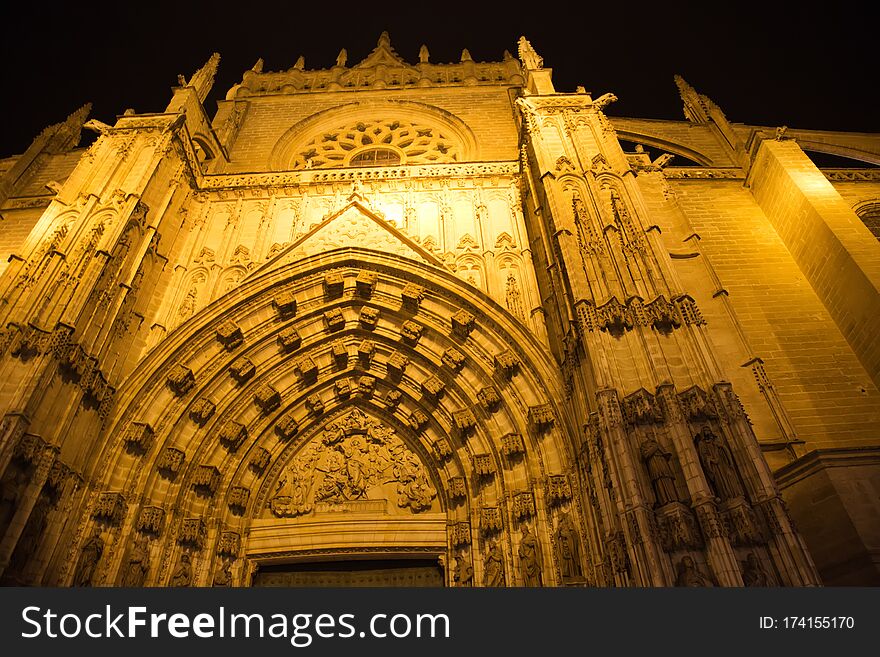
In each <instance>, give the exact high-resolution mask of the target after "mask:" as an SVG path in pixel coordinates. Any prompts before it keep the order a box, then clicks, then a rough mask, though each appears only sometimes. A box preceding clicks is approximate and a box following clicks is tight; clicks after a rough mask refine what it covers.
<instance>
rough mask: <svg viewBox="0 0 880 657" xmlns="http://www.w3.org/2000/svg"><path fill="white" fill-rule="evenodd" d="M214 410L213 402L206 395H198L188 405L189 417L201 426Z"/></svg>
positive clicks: (215, 408)
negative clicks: (197, 397)
mask: <svg viewBox="0 0 880 657" xmlns="http://www.w3.org/2000/svg"><path fill="white" fill-rule="evenodd" d="M216 410H217V407H216V405H215V404H214V402H212V401H211V400H210V399H208V398H207V397H200V398H199V399H197V400H195V401H194V402H193V404H192V406H190V407H189V418H190V419H191V420H192V421H193V422H195V423H196V424H198V425H199V426H200V427H202V426H204V425H205V423H206V422H207V421H208V420H210V419H211V417H212V416H213V415H214V411H216Z"/></svg>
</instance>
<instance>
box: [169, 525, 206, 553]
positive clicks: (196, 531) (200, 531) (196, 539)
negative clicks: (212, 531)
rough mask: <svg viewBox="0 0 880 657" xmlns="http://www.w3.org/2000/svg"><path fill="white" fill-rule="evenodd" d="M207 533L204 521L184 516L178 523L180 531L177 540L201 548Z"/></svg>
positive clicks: (182, 543) (197, 548)
mask: <svg viewBox="0 0 880 657" xmlns="http://www.w3.org/2000/svg"><path fill="white" fill-rule="evenodd" d="M207 535H208V529H207V527H206V526H205V521H204V520H202V519H201V518H185V519H184V520H183V522H182V523H180V533H179V534H178V535H177V542H178V543H180V544H181V545H184V546H187V547H191V548H194V549H196V550H201V549H202V547H203V546H204V544H205V539H206V538H207Z"/></svg>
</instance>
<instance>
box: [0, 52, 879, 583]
mask: <svg viewBox="0 0 880 657" xmlns="http://www.w3.org/2000/svg"><path fill="white" fill-rule="evenodd" d="M518 46H519V47H518V51H517V57H514V56H513V55H511V54H510V53H505V54H504V56H503V58H501V61H496V62H476V61H474V60H473V59H472V58H471V56H470V54H469V53H468V52H467V51H466V50H465V51H464V52H462V56H461V61H459V62H456V63H451V64H440V63H434V62H432V61H431V58H430V53H429V52H428V50H427V48H425V47H422V49H421V51H420V52H419V53H418V58H417V59H418V61H417V62H414V63H410V62H408V61H406V60H405V59H404V58H402V57H401V56H400V55H399V54H398V53H397V52H396V51H395V50H394V49H393V47H392V46H391V42H390V39H389V37H388V35H387V34H383V35H382V36H381V37H380V39H379V42H378V45H377V46H376V48H375V49H374V50H373V51H372V52H371V53H370V54H369V55H368V56H367V57H366V58H365V59H364V60H363V61H360V62H358V63H350V62H348V57H347V54H346V52H345V51H344V50H343V51H342V52H341V53H340V55H339V57H338V59H337V62H336V65H335V66H333V67H331V68H329V69H319V70H310V69H308V68H307V67H306V65H305V62H304V60H303V58H300V59H299V60H298V61H297V62H296V64H295V65H294V66H293V67H292V68H291V69H289V70H287V71H280V72H269V71H264V70H263V64H262V61H259V62H257V64H256V65H255V66H254V67H253V69H252V70H248V71H246V72H245V73H244V75H243V77H242V80H241V82H240V83H239V84H237V85H235V86H234V87H232V88H231V89H230V90H229V91H228V93H227V94H226V96H225V99H224V100H221V101H220V102H219V104H218V105H219V107H218V110H217V112H216V113H215V114H214V116H213V117H211V116H210V115H209V114H208V112H207V110H206V107H205V105H204V103H205V101H206V97H207V95H208V93H209V91H210V90H211V87H212V85H213V81H214V76H215V73H216V70H217V66H218V63H219V56H218V55H214V56H213V57H211V59H210V60H209V61H208V62H207V64H206V65H205V66H204V67H203V68H201V69H200V70H198V71H197V72H196V73H195V74H194V75H193V76H191V77H190V78H189V79H187V78H185V77H183V76H180V77H179V80H178V82H179V84H178V86H177V87H175V88H174V89H173V95H172V98H171V101H170V103H169V105H168V107H167V109H166V110H165V111H164V112H162V113H156V114H138V113H135V112H134V111H133V110H127V111H125V112H124V113H123V114H122V115H120V116H119V117H118V118H117V120H116V122H115V124H113V125H108V124H105V123H102V122H100V121H97V120H94V119H92V120H88V108H83V109H81V110H80V111H78V112H76V113H74V114H73V115H71V116H70V117H69V118H68V120H67V121H65V122H63V123H61V124H58V125H54V126H50V127H49V128H47V129H46V130H44V131H43V133H41V134H40V135H39V136H38V137H37V138H36V139H35V140H34V142H33V144H32V145H31V147H30V148H29V149H28V150H27V151H26V152H25V153H24V154H22V155H19V156H15V157H10V158H7V159H5V160H2V161H0V175H2V180H0V202H2V205H0V212H2V220H0V254H2V256H3V263H2V264H0V315H2V320H3V321H2V323H0V372H2V375H0V417H2V422H0V473H2V500H0V504H2V509H0V512H2V517H0V578H2V581H3V583H5V584H18V585H35V586H212V585H214V586H250V585H274V586H301V585H371V584H373V585H380V584H381V585H410V586H412V585H427V586H675V585H678V586H743V585H747V586H753V585H756V586H813V585H819V584H822V583H826V584H877V583H880V501H878V498H880V430H878V427H880V392H878V384H880V340H878V339H877V323H878V319H880V293H878V290H880V243H878V238H877V237H876V236H875V235H874V234H872V227H874V229H875V230H876V231H877V232H878V233H880V229H878V228H877V225H878V224H877V217H878V216H880V212H878V208H880V175H878V170H877V169H870V168H855V167H854V168H852V169H839V170H838V169H835V170H830V169H828V170H825V169H823V170H820V169H819V168H817V167H816V166H815V165H814V164H813V162H812V161H811V160H810V159H809V158H808V157H807V156H806V155H805V152H804V151H805V150H818V151H823V152H827V153H833V154H837V155H843V156H847V157H851V158H854V160H861V161H862V162H869V163H874V164H877V163H878V162H880V137H878V136H877V135H864V134H860V135H856V134H846V133H833V132H822V131H815V130H788V129H786V128H784V127H782V128H775V127H772V128H768V127H760V126H750V125H746V124H735V123H731V122H730V121H729V120H728V119H727V118H726V116H725V115H724V113H723V112H722V111H721V109H719V107H717V106H716V105H715V104H714V103H713V102H712V101H711V100H710V99H709V98H707V97H706V96H704V95H701V94H700V93H698V92H697V91H696V90H695V89H693V88H692V87H691V86H689V85H688V83H687V82H685V81H684V80H682V79H680V78H676V81H675V82H676V84H677V85H678V88H679V91H680V94H681V98H682V102H683V105H684V114H685V120H684V121H665V120H651V119H633V118H624V117H615V116H613V115H612V114H611V110H612V109H613V107H611V106H612V103H613V102H614V101H615V100H616V98H615V96H614V95H613V94H612V93H604V94H597V95H595V96H594V95H592V94H591V93H589V92H587V91H586V90H584V89H583V88H578V89H577V90H576V91H574V92H559V91H557V90H556V89H555V88H554V86H553V82H552V72H551V70H550V69H549V68H547V67H546V66H545V65H544V63H543V61H542V59H541V57H540V56H539V55H538V54H537V52H535V50H534V48H533V47H532V46H531V44H530V43H529V42H528V41H527V40H526V39H524V38H522V39H520V41H519V44H518ZM606 112H607V113H606ZM83 128H85V129H88V130H92V131H94V132H96V133H98V137H97V139H96V141H94V143H92V144H91V145H90V146H89V147H88V148H80V147H79V141H80V136H81V130H82V129H83ZM854 164H855V165H856V167H857V166H859V165H858V163H857V162H855V163H854ZM7 256H8V260H7Z"/></svg>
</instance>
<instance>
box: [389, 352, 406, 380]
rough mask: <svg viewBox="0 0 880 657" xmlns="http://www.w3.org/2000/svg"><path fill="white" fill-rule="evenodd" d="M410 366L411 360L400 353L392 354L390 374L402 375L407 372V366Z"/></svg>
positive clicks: (390, 357)
mask: <svg viewBox="0 0 880 657" xmlns="http://www.w3.org/2000/svg"><path fill="white" fill-rule="evenodd" d="M408 364H409V358H408V357H407V356H406V355H405V354H402V353H400V352H399V351H393V352H391V355H390V356H388V363H387V367H388V370H389V371H390V372H392V373H393V374H396V375H401V374H403V373H404V371H406V366H407V365H408Z"/></svg>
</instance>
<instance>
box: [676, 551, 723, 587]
mask: <svg viewBox="0 0 880 657" xmlns="http://www.w3.org/2000/svg"><path fill="white" fill-rule="evenodd" d="M675 585H676V586H693V587H699V586H714V584H713V583H712V580H711V579H709V578H708V577H706V576H705V575H704V574H703V573H701V572H700V569H699V567H697V564H696V562H695V561H694V559H693V557H691V556H684V557H682V558H681V561H679V562H678V572H677V576H676V578H675Z"/></svg>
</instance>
